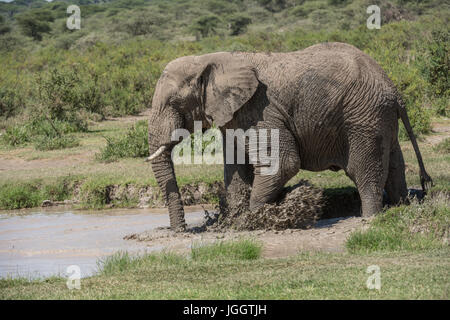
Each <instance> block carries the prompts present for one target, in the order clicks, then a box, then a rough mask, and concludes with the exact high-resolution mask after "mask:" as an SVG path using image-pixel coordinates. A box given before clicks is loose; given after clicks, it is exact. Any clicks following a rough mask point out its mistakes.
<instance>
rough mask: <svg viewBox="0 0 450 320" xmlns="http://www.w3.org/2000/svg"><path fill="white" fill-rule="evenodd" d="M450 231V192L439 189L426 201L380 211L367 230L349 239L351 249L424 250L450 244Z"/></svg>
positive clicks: (357, 251)
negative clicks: (439, 191)
mask: <svg viewBox="0 0 450 320" xmlns="http://www.w3.org/2000/svg"><path fill="white" fill-rule="evenodd" d="M449 231H450V199H449V194H448V193H446V194H444V193H438V194H435V195H434V196H433V197H428V198H427V199H426V200H425V201H424V203H422V204H421V203H419V202H418V201H413V202H412V203H411V204H410V205H407V206H405V205H402V206H399V207H393V208H390V209H389V210H387V211H386V212H384V213H380V214H378V215H377V216H376V218H375V219H374V221H372V223H371V225H370V227H369V228H368V229H367V230H364V231H356V232H353V233H352V234H351V235H350V237H349V239H348V240H347V243H346V245H347V248H348V249H349V250H350V252H353V253H361V252H364V253H366V252H375V251H387V252H392V251H421V250H422V251H423V250H432V249H440V248H445V247H448V239H449Z"/></svg>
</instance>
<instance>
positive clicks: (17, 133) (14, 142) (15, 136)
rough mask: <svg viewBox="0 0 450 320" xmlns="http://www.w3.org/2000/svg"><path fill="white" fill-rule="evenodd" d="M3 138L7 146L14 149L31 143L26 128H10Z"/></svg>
mask: <svg viewBox="0 0 450 320" xmlns="http://www.w3.org/2000/svg"><path fill="white" fill-rule="evenodd" d="M1 138H2V140H3V142H4V143H5V144H7V145H9V146H13V147H16V146H20V145H23V144H25V143H27V142H29V141H30V137H29V134H28V130H27V128H26V127H25V126H11V127H8V128H6V131H5V133H4V134H3V135H2V136H1Z"/></svg>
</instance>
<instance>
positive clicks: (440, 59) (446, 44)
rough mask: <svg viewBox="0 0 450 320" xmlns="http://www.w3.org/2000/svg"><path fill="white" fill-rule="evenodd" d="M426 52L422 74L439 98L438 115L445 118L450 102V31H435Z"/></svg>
mask: <svg viewBox="0 0 450 320" xmlns="http://www.w3.org/2000/svg"><path fill="white" fill-rule="evenodd" d="M426 50H427V54H428V59H426V60H425V61H424V64H423V68H422V72H423V74H424V75H425V78H426V79H427V81H428V83H429V84H430V91H431V94H432V95H435V96H436V97H437V99H436V100H437V101H436V102H437V103H436V107H435V109H436V111H437V113H438V114H440V115H444V116H445V115H446V112H448V110H447V109H448V104H449V100H450V31H449V30H448V29H437V30H433V31H432V41H431V42H430V43H429V45H428V46H427V48H426Z"/></svg>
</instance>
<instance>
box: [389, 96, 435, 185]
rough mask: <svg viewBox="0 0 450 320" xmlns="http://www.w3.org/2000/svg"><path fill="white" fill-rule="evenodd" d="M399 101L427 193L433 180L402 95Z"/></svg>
mask: <svg viewBox="0 0 450 320" xmlns="http://www.w3.org/2000/svg"><path fill="white" fill-rule="evenodd" d="M397 103H398V112H399V116H400V118H401V119H402V122H403V125H404V126H405V129H406V132H407V133H408V136H409V139H410V140H411V143H412V145H413V148H414V152H415V153H416V157H417V161H418V162H419V168H420V184H421V185H422V190H423V192H424V193H426V192H427V190H429V189H430V188H431V187H432V186H433V180H432V179H431V177H430V176H429V175H428V173H427V172H426V170H425V166H424V164H423V160H422V155H421V154H420V150H419V146H418V144H417V141H416V137H415V136H414V133H413V131H412V128H411V123H410V122H409V118H408V114H407V112H406V107H405V103H404V102H403V99H402V98H401V97H398V98H397Z"/></svg>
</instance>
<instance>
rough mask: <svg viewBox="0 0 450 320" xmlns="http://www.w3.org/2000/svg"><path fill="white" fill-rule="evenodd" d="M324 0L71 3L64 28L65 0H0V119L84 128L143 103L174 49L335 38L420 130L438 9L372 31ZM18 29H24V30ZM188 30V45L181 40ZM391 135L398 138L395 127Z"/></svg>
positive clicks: (432, 87)
mask: <svg viewBox="0 0 450 320" xmlns="http://www.w3.org/2000/svg"><path fill="white" fill-rule="evenodd" d="M332 2H333V4H334V3H336V4H337V5H333V7H331V8H330V7H329V6H327V1H304V0H282V1H279V0H259V1H256V2H254V1H247V0H233V1H228V0H227V1H224V0H209V1H204V0H192V1H190V2H189V3H184V2H182V1H175V0H170V1H163V0H155V1H145V0H135V1H125V0H111V1H107V2H102V3H94V2H91V1H78V2H77V1H76V2H75V3H78V4H79V5H81V6H82V12H83V13H82V15H83V23H82V30H76V31H71V32H68V30H67V28H65V27H61V26H64V25H65V19H66V18H67V13H66V12H65V8H66V6H65V4H64V3H60V2H52V3H46V2H44V1H42V2H33V4H32V5H31V6H28V5H25V4H24V3H22V2H17V1H15V2H13V3H7V4H6V3H0V16H1V17H5V19H6V20H5V22H4V24H7V25H8V26H10V28H11V30H10V31H9V32H7V33H6V34H3V35H0V51H1V54H0V64H1V66H2V73H1V74H0V120H1V121H2V123H6V122H10V120H11V118H15V119H17V120H16V122H18V123H20V121H23V123H20V125H23V126H24V125H26V123H27V122H30V121H34V120H32V119H31V120H30V117H29V115H30V114H39V113H41V114H45V115H47V116H48V118H49V119H50V121H51V122H55V121H56V120H57V121H61V122H67V123H70V124H71V125H73V126H74V127H78V129H77V130H78V131H85V130H86V129H85V128H86V121H87V120H88V119H98V118H100V119H104V118H105V117H108V116H123V115H127V114H137V113H139V112H141V111H143V110H145V109H146V108H148V107H150V105H151V97H152V95H153V90H154V87H155V84H156V82H157V80H158V78H159V76H160V74H161V71H162V69H163V67H164V66H165V64H166V63H167V62H169V61H170V60H172V59H174V58H176V57H180V56H185V55H193V54H203V53H208V52H216V51H236V50H241V51H251V52H266V51H294V50H300V49H303V48H306V47H307V46H309V45H313V44H316V43H320V42H325V41H341V42H347V43H350V44H353V45H355V46H356V47H358V48H360V49H361V50H363V51H364V52H366V53H368V54H369V55H371V56H372V57H373V58H374V59H375V60H376V61H377V62H378V63H379V64H380V65H381V66H382V67H383V69H384V70H385V71H386V72H387V73H388V75H389V77H390V78H391V79H392V80H393V82H394V83H395V85H396V86H397V87H398V89H399V91H400V92H401V93H402V95H403V97H404V100H405V103H406V107H407V109H408V114H409V116H410V119H411V123H412V125H413V129H414V132H415V133H416V134H421V133H427V132H429V131H430V116H431V114H432V113H431V108H432V109H433V112H435V113H437V114H438V115H448V112H449V104H448V101H449V93H448V91H449V89H448V87H449V80H448V79H449V76H448V74H449V72H448V68H449V63H448V51H449V49H448V43H449V41H448V30H446V29H445V28H443V27H441V26H440V25H447V22H448V21H447V20H448V18H446V13H448V10H449V7H448V5H446V4H445V1H436V2H430V1H428V2H426V3H422V2H419V1H403V2H402V1H394V2H389V3H390V6H392V9H393V10H394V9H395V10H397V9H398V10H400V9H401V10H403V9H405V10H406V9H407V10H408V15H403V16H402V17H403V18H402V19H403V20H402V21H399V22H392V23H383V25H382V28H381V29H380V30H376V31H374V30H368V29H367V28H366V26H365V21H366V19H367V16H366V14H365V11H363V12H359V11H358V10H357V9H355V8H359V7H361V6H365V4H366V3H365V1H363V0H352V1H350V0H348V1H338V0H336V1H332ZM25 18H26V19H28V20H30V19H31V20H32V21H33V23H34V21H37V22H39V23H40V22H42V25H45V26H49V28H50V29H51V30H50V31H51V32H50V33H48V32H47V31H48V29H46V27H44V29H46V30H47V31H45V32H44V31H42V30H41V31H42V32H37V33H36V34H35V37H36V40H39V39H41V40H42V41H41V42H40V43H37V42H36V41H30V39H29V38H28V36H27V37H25V36H22V35H21V34H20V32H19V31H20V30H22V29H23V27H21V22H20V21H21V19H22V20H23V19H25ZM26 19H25V20H26ZM405 19H415V21H412V22H411V21H406V20H405ZM39 23H38V25H37V27H39ZM0 25H1V23H0ZM25 29H27V30H28V34H31V31H30V30H32V29H33V28H31V27H30V26H28V27H26V28H25ZM38 29H39V28H38ZM22 31H23V30H22ZM281 31H282V32H281ZM22 33H23V32H22ZM44 34H45V35H46V36H45V37H43V35H44ZM192 34H195V35H197V36H198V40H199V41H191V40H192V36H191V37H189V36H190V35H192ZM231 35H233V36H231ZM236 35H237V36H236ZM38 38H39V39H38ZM200 38H201V39H200ZM167 40H170V41H167ZM69 49H70V50H69ZM7 119H8V120H7ZM43 121H44V120H43ZM44 122H45V123H47V122H49V120H45V121H44ZM46 125H47V124H46ZM401 128H402V127H401ZM16 133H18V131H17V132H16ZM400 135H401V136H402V137H403V138H405V137H406V135H405V132H404V129H403V128H402V129H401V133H400ZM19 140H20V139H19Z"/></svg>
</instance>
